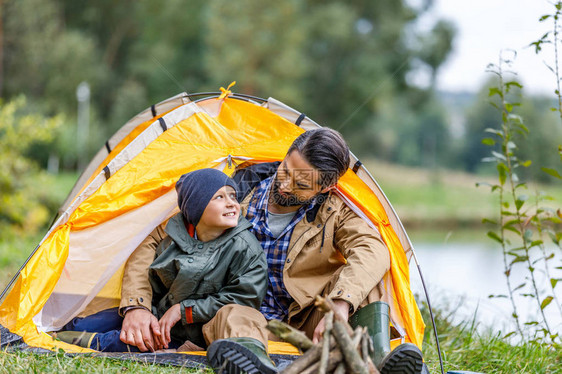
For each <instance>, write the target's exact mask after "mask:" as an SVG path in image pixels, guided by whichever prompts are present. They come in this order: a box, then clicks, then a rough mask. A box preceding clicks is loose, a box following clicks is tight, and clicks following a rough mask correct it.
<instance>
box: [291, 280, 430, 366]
mask: <svg viewBox="0 0 562 374" xmlns="http://www.w3.org/2000/svg"><path fill="white" fill-rule="evenodd" d="M337 276H338V274H336V275H335V276H334V278H332V280H331V281H330V283H328V285H327V286H326V288H325V289H324V291H323V292H322V296H323V297H326V296H327V295H329V294H330V292H331V291H332V289H333V286H334V285H335V283H336V281H337ZM381 299H382V290H381V285H380V284H379V285H377V286H375V287H374V288H373V289H372V290H371V292H370V293H369V295H368V296H367V298H366V299H365V300H363V302H362V303H361V305H360V306H359V308H358V309H357V311H355V313H354V314H353V315H352V316H351V317H350V323H351V325H352V326H353V327H356V326H364V327H367V330H368V332H369V335H370V336H371V339H372V340H373V346H374V353H373V354H372V359H373V363H374V364H375V365H376V366H377V368H378V369H379V370H380V372H381V373H382V374H392V373H404V374H419V373H421V370H422V366H423V358H422V353H421V351H420V349H419V348H418V347H417V346H416V345H415V344H412V343H405V344H401V345H399V346H398V347H396V348H395V349H394V350H393V351H391V350H390V317H389V314H390V313H389V306H388V304H386V303H384V302H382V301H380V300H381ZM322 318H324V313H322V312H320V311H319V310H318V308H316V307H314V306H311V307H309V308H307V309H305V310H304V311H302V312H301V313H299V314H298V315H297V316H295V318H294V319H293V320H291V321H290V324H291V325H292V326H293V327H295V328H298V329H299V330H301V331H304V333H305V334H306V336H308V337H309V338H311V339H312V335H313V334H314V330H315V329H316V326H317V325H318V323H319V322H320V320H322Z"/></svg>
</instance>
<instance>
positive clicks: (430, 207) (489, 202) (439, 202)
mask: <svg viewBox="0 0 562 374" xmlns="http://www.w3.org/2000/svg"><path fill="white" fill-rule="evenodd" d="M365 166H366V168H367V169H368V170H369V172H370V173H371V174H372V175H373V177H374V178H375V180H376V181H377V183H378V184H379V185H380V187H381V188H382V190H383V191H384V193H385V194H386V196H387V198H388V199H389V200H390V202H391V204H392V206H393V207H394V209H395V210H396V212H397V213H398V216H399V217H400V220H401V221H402V223H403V224H404V227H405V228H406V230H407V231H408V230H412V229H414V230H422V229H430V230H438V231H442V232H446V231H448V230H451V229H458V228H473V229H483V228H484V226H483V225H482V218H485V217H486V218H491V217H497V216H498V211H497V210H498V206H497V198H498V197H497V194H492V193H491V192H490V187H488V186H484V185H482V186H480V187H477V186H476V184H477V183H489V184H494V183H497V180H496V179H494V178H493V177H490V176H480V175H475V174H469V173H465V172H460V171H455V170H446V169H435V170H431V169H419V168H411V167H407V166H402V165H395V164H389V163H385V162H381V161H378V160H367V161H365ZM536 191H544V192H546V193H547V194H548V195H550V196H552V197H553V198H554V199H555V201H554V202H553V203H551V206H556V205H557V206H558V207H560V206H562V203H561V202H562V189H560V188H559V186H552V185H551V186H544V185H532V184H531V185H529V188H528V190H527V192H526V194H527V195H529V196H531V197H532V196H534V194H535V193H536ZM520 193H524V192H523V190H520ZM531 200H532V199H531Z"/></svg>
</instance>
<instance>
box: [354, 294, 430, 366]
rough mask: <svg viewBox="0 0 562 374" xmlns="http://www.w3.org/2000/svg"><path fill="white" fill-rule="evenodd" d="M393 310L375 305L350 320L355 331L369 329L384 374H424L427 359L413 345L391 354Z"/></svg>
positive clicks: (375, 303) (360, 310)
mask: <svg viewBox="0 0 562 374" xmlns="http://www.w3.org/2000/svg"><path fill="white" fill-rule="evenodd" d="M389 313H390V307H389V306H388V304H387V303H385V302H382V301H375V302H374V303H371V304H368V305H366V306H365V307H363V308H361V309H359V310H358V311H357V312H356V313H355V314H354V315H352V316H351V318H350V319H349V323H350V325H351V326H352V327H353V328H356V327H357V326H363V327H367V331H368V332H369V335H370V336H371V339H372V341H373V348H374V350H373V352H372V353H371V359H372V360H373V363H374V364H375V366H376V367H377V368H378V369H379V371H380V372H381V374H394V373H396V374H398V373H404V374H420V373H421V371H422V367H423V358H422V354H421V351H420V349H419V348H418V347H417V346H416V345H415V344H412V343H404V344H401V345H399V346H398V347H396V348H395V349H394V350H393V351H391V350H390V315H389Z"/></svg>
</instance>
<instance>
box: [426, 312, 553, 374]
mask: <svg viewBox="0 0 562 374" xmlns="http://www.w3.org/2000/svg"><path fill="white" fill-rule="evenodd" d="M440 305H443V304H440ZM434 314H435V316H436V317H435V318H436V325H437V333H438V335H439V342H440V346H441V351H442V355H443V365H444V368H445V371H448V370H467V371H475V372H482V373H488V374H491V373H498V374H499V373H502V374H503V373H505V374H507V373H533V374H535V373H537V374H538V373H544V374H550V373H552V374H554V373H562V347H560V346H549V345H546V344H538V343H535V342H520V343H513V344H511V343H510V342H509V341H508V340H507V339H504V338H502V335H501V334H500V333H493V332H491V331H490V330H488V331H484V332H479V331H482V329H477V328H476V327H477V326H476V325H475V324H474V323H473V321H467V322H463V323H460V324H453V323H451V320H452V317H453V315H454V311H448V310H446V309H444V308H442V309H439V308H438V309H436V310H435V308H434ZM422 315H423V316H424V320H425V321H426V326H427V327H426V331H425V339H424V347H423V352H424V358H425V360H426V363H427V365H428V367H429V369H430V371H431V372H432V373H440V365H439V356H438V353H437V345H436V344H435V338H434V334H433V330H432V327H431V324H430V322H429V315H428V311H427V306H426V305H425V303H423V304H422Z"/></svg>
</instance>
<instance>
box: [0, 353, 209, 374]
mask: <svg viewBox="0 0 562 374" xmlns="http://www.w3.org/2000/svg"><path fill="white" fill-rule="evenodd" d="M212 372H213V371H212V370H210V369H208V370H201V369H191V368H184V367H178V366H168V365H152V364H144V363H140V362H136V361H131V360H128V361H127V360H125V361H124V360H116V359H111V358H98V357H89V356H86V355H81V356H74V357H69V356H65V355H64V353H52V354H36V353H28V352H0V373H10V374H11V373H123V374H127V373H134V374H141V373H156V374H166V373H174V374H180V373H212Z"/></svg>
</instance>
